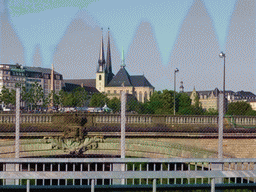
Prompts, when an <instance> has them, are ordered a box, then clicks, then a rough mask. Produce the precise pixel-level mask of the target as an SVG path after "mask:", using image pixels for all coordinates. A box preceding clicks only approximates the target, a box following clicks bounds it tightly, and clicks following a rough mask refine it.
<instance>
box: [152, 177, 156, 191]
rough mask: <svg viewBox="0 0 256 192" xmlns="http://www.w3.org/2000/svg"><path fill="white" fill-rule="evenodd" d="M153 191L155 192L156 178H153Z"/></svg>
mask: <svg viewBox="0 0 256 192" xmlns="http://www.w3.org/2000/svg"><path fill="white" fill-rule="evenodd" d="M153 192H156V179H153Z"/></svg>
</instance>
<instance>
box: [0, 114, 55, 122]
mask: <svg viewBox="0 0 256 192" xmlns="http://www.w3.org/2000/svg"><path fill="white" fill-rule="evenodd" d="M15 122H16V118H15V114H2V115H0V123H15ZM20 122H21V123H51V122H52V115H49V114H22V115H21V116H20Z"/></svg>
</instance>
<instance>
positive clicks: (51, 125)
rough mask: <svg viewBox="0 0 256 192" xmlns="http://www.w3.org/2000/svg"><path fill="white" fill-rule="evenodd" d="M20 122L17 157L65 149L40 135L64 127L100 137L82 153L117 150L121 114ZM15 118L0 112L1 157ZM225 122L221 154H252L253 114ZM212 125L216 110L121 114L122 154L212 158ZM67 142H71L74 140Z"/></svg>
mask: <svg viewBox="0 0 256 192" xmlns="http://www.w3.org/2000/svg"><path fill="white" fill-rule="evenodd" d="M20 122H21V128H20V130H21V133H20V135H21V139H20V141H21V146H20V157H38V156H44V157H47V156H53V155H63V154H69V153H70V152H69V151H67V150H66V149H65V150H64V149H63V148H61V147H57V148H56V146H55V145H53V144H52V143H51V142H48V143H47V142H46V141H45V139H43V138H44V137H55V138H56V137H63V135H65V134H67V133H69V132H73V133H74V132H75V135H77V134H78V135H79V134H80V135H81V134H82V133H83V134H85V135H86V137H87V138H90V137H95V136H97V137H98V136H100V137H102V138H104V139H103V142H97V143H96V144H93V145H90V146H93V147H91V148H90V147H87V148H86V150H85V148H84V149H83V150H82V151H83V153H84V154H106V155H119V154H120V115H115V114H22V115H21V119H20ZM14 123H15V115H14V114H1V115H0V158H10V157H14V131H15V124H14ZM224 123H225V125H224V140H223V151H224V157H236V158H256V151H255V146H256V140H255V138H256V131H255V128H254V127H256V117H242V116H236V117H226V118H225V121H224ZM217 127H218V117H217V116H168V115H126V131H127V132H126V134H127V136H126V155H127V156H134V157H151V158H154V157H163V158H166V157H182V158H214V157H217V150H218V139H217V134H218V133H217ZM234 127H238V128H240V129H234ZM243 127H247V128H248V129H247V128H243ZM243 129H245V130H243ZM247 130H250V131H249V132H248V131H247ZM73 135H74V134H73ZM78 139H79V138H78ZM55 140H56V139H55ZM68 142H69V145H73V146H74V147H76V146H75V145H74V141H72V140H69V141H68ZM72 143H73V144H72ZM66 144H67V143H66ZM61 146H62V145H61Z"/></svg>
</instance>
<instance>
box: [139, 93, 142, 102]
mask: <svg viewBox="0 0 256 192" xmlns="http://www.w3.org/2000/svg"><path fill="white" fill-rule="evenodd" d="M139 102H142V93H141V91H140V93H139Z"/></svg>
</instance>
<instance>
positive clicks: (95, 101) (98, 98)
mask: <svg viewBox="0 0 256 192" xmlns="http://www.w3.org/2000/svg"><path fill="white" fill-rule="evenodd" d="M108 100H109V99H108V98H107V96H106V95H105V94H103V93H94V94H93V95H92V97H91V100H90V103H89V106H90V107H103V106H104V105H105V103H108Z"/></svg>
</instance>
